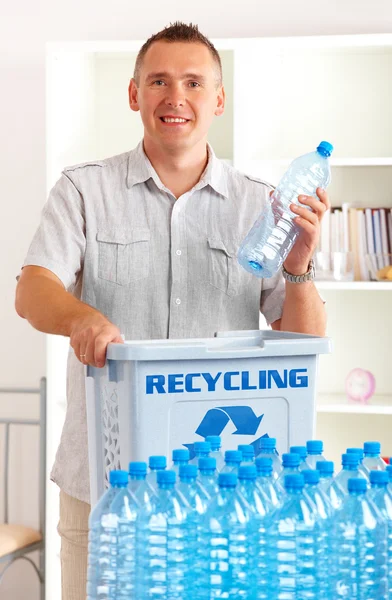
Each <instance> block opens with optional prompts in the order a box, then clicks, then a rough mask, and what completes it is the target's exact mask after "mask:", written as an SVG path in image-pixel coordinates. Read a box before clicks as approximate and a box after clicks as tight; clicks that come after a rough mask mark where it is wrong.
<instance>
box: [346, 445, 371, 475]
mask: <svg viewBox="0 0 392 600" xmlns="http://www.w3.org/2000/svg"><path fill="white" fill-rule="evenodd" d="M346 453H347V454H358V458H359V464H358V471H360V472H361V473H362V475H364V477H366V479H367V480H369V471H368V470H367V468H366V467H364V465H363V459H364V456H365V452H364V450H363V448H347V450H346Z"/></svg>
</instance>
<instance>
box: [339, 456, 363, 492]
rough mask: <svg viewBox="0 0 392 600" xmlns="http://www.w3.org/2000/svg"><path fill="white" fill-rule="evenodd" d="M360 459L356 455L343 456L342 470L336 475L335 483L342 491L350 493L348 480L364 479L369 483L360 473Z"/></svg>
mask: <svg viewBox="0 0 392 600" xmlns="http://www.w3.org/2000/svg"><path fill="white" fill-rule="evenodd" d="M358 467H359V457H358V454H355V453H346V454H342V470H341V471H339V473H338V474H337V475H335V483H336V484H337V485H338V486H339V487H340V488H341V490H342V491H343V492H344V493H345V494H347V493H348V480H349V479H351V478H352V477H362V478H363V479H365V481H366V482H367V479H366V478H365V477H364V475H363V474H362V473H361V472H360V471H359V469H358Z"/></svg>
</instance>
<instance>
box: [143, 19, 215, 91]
mask: <svg viewBox="0 0 392 600" xmlns="http://www.w3.org/2000/svg"><path fill="white" fill-rule="evenodd" d="M158 41H165V42H168V43H172V42H189V43H192V42H193V43H195V42H196V43H199V44H204V46H207V48H208V50H209V51H210V53H211V56H212V58H213V60H214V62H215V66H216V71H217V78H216V79H217V81H216V84H217V87H218V86H220V85H222V63H221V59H220V56H219V52H218V51H217V49H216V48H215V46H214V44H212V42H210V40H209V39H208V38H206V37H205V35H203V34H202V33H200V31H199V28H198V26H197V25H192V23H190V24H189V25H186V24H185V23H181V21H176V22H175V23H170V25H168V26H167V27H165V28H164V29H162V31H159V32H158V33H155V34H154V35H152V36H151V37H150V38H148V40H147V41H146V42H145V43H144V44H143V46H142V47H141V48H140V50H139V54H138V55H137V58H136V63H135V70H134V73H133V78H134V80H135V81H136V85H137V86H139V83H140V68H141V65H142V62H143V58H144V57H145V55H146V53H147V50H148V49H149V47H150V46H151V45H152V44H153V43H154V42H158Z"/></svg>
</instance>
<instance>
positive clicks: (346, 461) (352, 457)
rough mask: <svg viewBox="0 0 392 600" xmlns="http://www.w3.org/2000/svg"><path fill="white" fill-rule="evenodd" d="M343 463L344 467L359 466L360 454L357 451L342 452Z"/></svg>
mask: <svg viewBox="0 0 392 600" xmlns="http://www.w3.org/2000/svg"><path fill="white" fill-rule="evenodd" d="M342 465H343V467H358V466H359V454H356V453H355V452H351V453H350V452H347V453H346V454H342Z"/></svg>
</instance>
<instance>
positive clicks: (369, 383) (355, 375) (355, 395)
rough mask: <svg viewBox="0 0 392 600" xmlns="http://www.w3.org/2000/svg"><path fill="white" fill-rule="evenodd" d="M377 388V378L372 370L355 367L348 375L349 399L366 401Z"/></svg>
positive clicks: (347, 392)
mask: <svg viewBox="0 0 392 600" xmlns="http://www.w3.org/2000/svg"><path fill="white" fill-rule="evenodd" d="M375 389H376V380H375V377H374V375H373V373H371V372H370V371H366V370H365V369H359V368H358V369H353V370H352V371H350V372H349V374H348V375H347V377H346V394H347V397H348V399H349V400H353V401H354V402H362V403H365V402H366V401H367V400H369V398H371V397H372V396H373V394H374V392H375Z"/></svg>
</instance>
